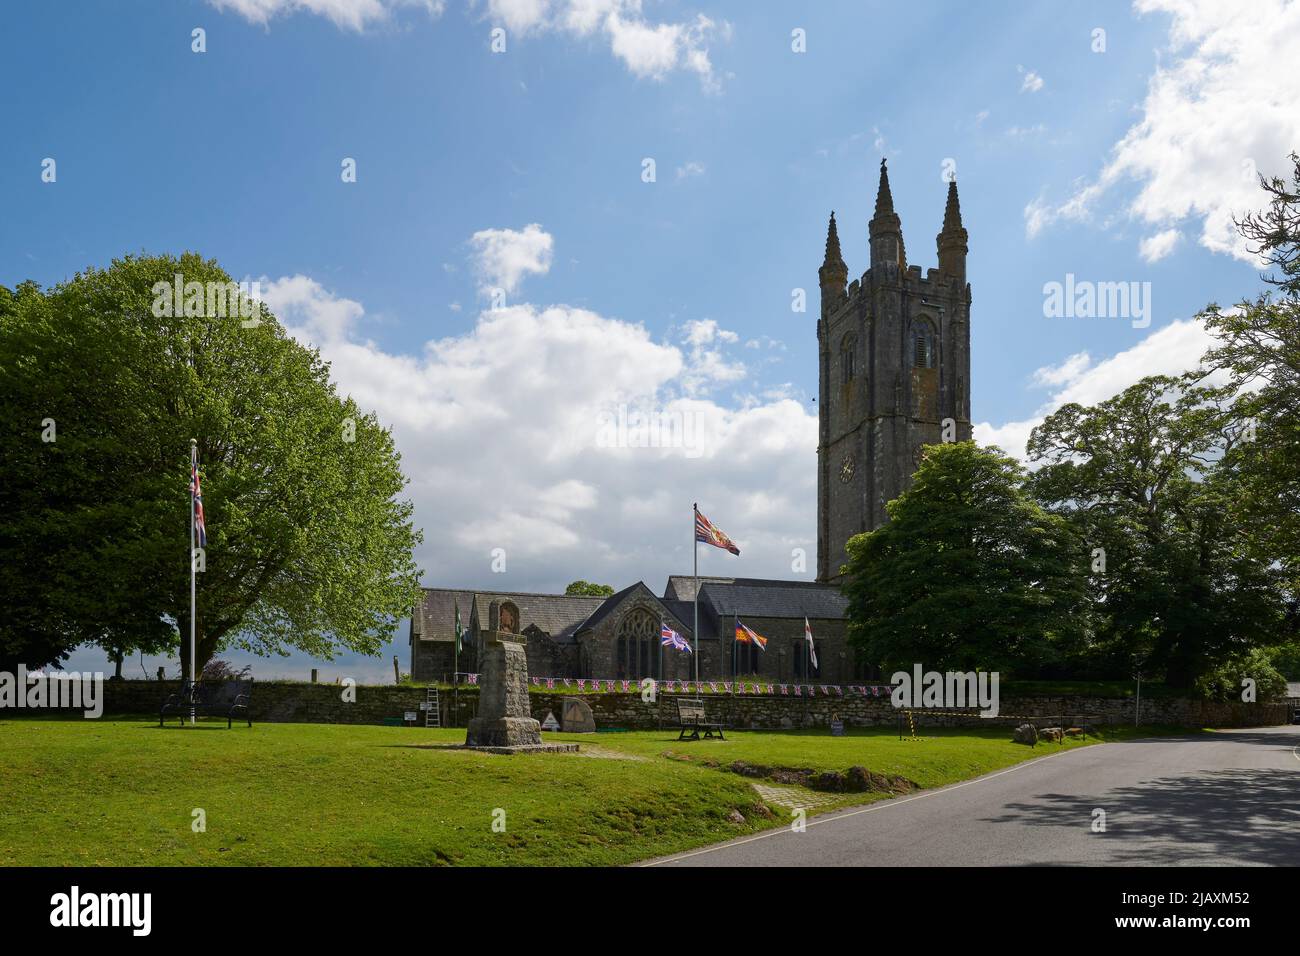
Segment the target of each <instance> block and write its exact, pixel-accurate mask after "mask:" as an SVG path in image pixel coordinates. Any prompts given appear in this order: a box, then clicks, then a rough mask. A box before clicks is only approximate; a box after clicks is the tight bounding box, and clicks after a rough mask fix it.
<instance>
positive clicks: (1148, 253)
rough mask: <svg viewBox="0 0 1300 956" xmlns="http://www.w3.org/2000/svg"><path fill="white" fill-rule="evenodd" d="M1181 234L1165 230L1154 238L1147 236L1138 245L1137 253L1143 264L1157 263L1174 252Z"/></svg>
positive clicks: (1172, 230)
mask: <svg viewBox="0 0 1300 956" xmlns="http://www.w3.org/2000/svg"><path fill="white" fill-rule="evenodd" d="M1180 238H1182V233H1180V232H1179V231H1178V230H1177V229H1165V230H1163V231H1162V232H1157V233H1156V234H1155V235H1154V236H1147V237H1146V238H1145V239H1143V240H1142V241H1141V242H1140V243H1139V244H1138V252H1139V253H1140V254H1141V256H1142V259H1143V261H1145V262H1149V263H1150V262H1159V261H1160V260H1161V259H1163V258H1165V256H1167V255H1169V253H1171V252H1173V251H1174V246H1176V245H1178V240H1179V239H1180Z"/></svg>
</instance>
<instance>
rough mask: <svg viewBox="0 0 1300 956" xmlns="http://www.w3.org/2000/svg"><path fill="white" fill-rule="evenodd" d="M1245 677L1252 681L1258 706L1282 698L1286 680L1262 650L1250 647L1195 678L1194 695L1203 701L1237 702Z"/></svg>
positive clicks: (1239, 698) (1263, 649) (1284, 692)
mask: <svg viewBox="0 0 1300 956" xmlns="http://www.w3.org/2000/svg"><path fill="white" fill-rule="evenodd" d="M1246 678H1249V679H1250V680H1252V681H1254V682H1255V700H1256V701H1257V702H1259V703H1261V704H1262V703H1265V702H1267V701H1271V700H1280V699H1281V698H1283V697H1285V696H1286V678H1285V677H1283V676H1282V674H1281V673H1279V671H1278V670H1277V668H1276V667H1275V666H1274V664H1273V661H1272V658H1271V656H1270V654H1269V652H1268V650H1267V649H1265V648H1263V647H1253V648H1251V649H1250V650H1249V651H1246V652H1245V653H1243V654H1238V655H1236V656H1234V657H1231V658H1229V659H1228V660H1226V661H1224V662H1223V663H1221V664H1217V665H1215V666H1214V667H1212V668H1211V669H1210V670H1209V671H1207V672H1206V673H1204V674H1202V675H1201V676H1200V677H1198V678H1197V680H1196V693H1197V696H1199V697H1203V698H1205V699H1206V700H1219V701H1225V702H1234V701H1235V702H1240V701H1241V694H1242V690H1243V689H1244V688H1243V686H1242V681H1243V680H1244V679H1246Z"/></svg>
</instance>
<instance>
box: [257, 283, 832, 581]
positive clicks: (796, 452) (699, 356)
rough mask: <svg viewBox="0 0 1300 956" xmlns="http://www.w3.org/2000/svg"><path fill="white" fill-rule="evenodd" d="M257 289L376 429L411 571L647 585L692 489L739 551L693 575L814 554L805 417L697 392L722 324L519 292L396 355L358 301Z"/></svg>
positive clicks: (670, 554) (809, 435)
mask: <svg viewBox="0 0 1300 956" xmlns="http://www.w3.org/2000/svg"><path fill="white" fill-rule="evenodd" d="M263 289H264V292H265V294H264V296H263V297H264V299H265V301H266V302H267V305H268V306H269V307H271V309H272V310H273V311H274V312H275V313H276V314H277V315H278V316H279V317H280V318H281V319H282V321H284V322H285V324H286V326H287V327H288V328H289V331H290V333H291V334H292V335H294V336H295V337H297V338H298V339H299V340H300V341H303V342H305V343H310V344H313V345H315V346H317V347H319V348H320V349H321V352H322V355H323V357H324V358H325V359H326V360H327V361H329V362H330V363H331V375H332V377H333V379H334V380H335V381H336V382H337V383H338V385H339V388H340V390H341V391H342V392H344V393H347V394H350V395H351V396H352V397H353V398H354V399H355V400H356V401H357V402H358V404H359V405H360V406H361V407H362V408H365V409H373V410H374V411H375V412H376V413H377V414H378V416H379V418H380V420H381V421H382V422H384V423H385V424H386V425H389V426H390V427H391V428H392V430H393V435H394V439H395V441H396V443H397V447H398V449H399V451H400V452H401V454H402V458H403V469H404V471H405V473H406V474H407V476H408V477H409V478H410V481H411V483H410V486H409V488H408V493H409V495H410V497H411V499H412V500H413V501H414V503H415V519H416V521H417V523H418V524H419V525H420V526H421V527H423V528H424V529H425V544H424V546H423V548H422V550H421V552H420V553H419V554H418V555H417V557H418V559H419V561H420V563H421V566H422V567H423V568H424V570H425V572H426V574H425V583H426V584H429V585H439V584H440V585H465V586H479V587H496V588H500V589H502V590H537V589H552V588H562V587H563V586H564V585H565V584H567V583H568V582H569V581H571V580H574V579H576V578H585V579H587V580H598V581H601V582H604V583H609V584H612V585H615V586H620V587H621V586H624V585H626V584H629V583H631V582H633V581H635V580H638V579H645V580H646V581H647V582H648V583H650V584H651V586H652V587H656V588H658V587H661V586H662V584H663V581H662V579H663V578H664V577H665V576H666V575H667V574H668V573H670V572H671V573H680V572H681V571H683V570H688V569H689V568H690V566H691V550H690V549H691V545H690V541H691V539H690V531H689V529H688V528H687V523H688V521H689V520H690V505H691V502H693V501H699V502H700V506H701V508H703V509H704V510H705V511H706V512H707V513H709V515H710V517H713V518H714V519H715V520H716V521H718V523H719V524H720V525H721V526H722V527H723V528H725V529H726V530H727V532H728V533H729V534H731V535H732V537H733V538H735V540H736V541H737V542H738V543H739V545H740V547H741V549H742V557H741V558H738V559H737V558H734V557H732V556H730V555H725V556H724V557H726V558H727V559H728V560H727V561H725V562H724V561H722V560H721V559H718V558H715V557H714V556H709V557H707V558H703V557H702V559H701V560H702V562H703V563H705V564H707V568H706V570H709V571H711V572H712V573H735V574H740V575H755V576H769V577H791V576H793V575H792V574H791V550H792V549H793V548H803V549H804V550H805V552H806V553H807V554H808V555H810V556H811V555H814V554H815V550H816V525H815V514H816V494H817V490H816V461H817V456H816V448H817V419H816V416H815V414H814V413H811V412H809V411H808V410H807V409H806V408H805V407H804V406H803V404H802V403H800V402H798V401H796V400H794V399H793V398H791V397H790V396H789V395H788V394H787V390H785V389H782V388H781V387H779V386H774V387H773V388H771V389H770V390H769V394H768V396H767V397H758V398H754V397H747V398H745V399H743V400H740V401H736V402H732V403H730V404H728V403H723V402H722V401H719V400H716V399H714V398H712V397H710V392H709V388H708V386H709V385H710V383H711V384H712V385H717V384H718V383H720V382H727V381H734V380H735V376H736V375H740V374H743V366H740V365H739V364H738V363H734V362H731V361H729V360H728V359H727V358H726V356H725V355H724V354H723V353H724V350H725V349H727V348H731V347H733V346H734V347H736V348H741V347H742V346H741V345H740V344H739V341H738V336H736V335H735V333H734V332H731V331H729V330H727V329H723V328H721V327H719V326H718V324H717V322H716V321H714V320H711V319H701V320H698V321H694V322H688V323H684V324H682V325H681V326H679V328H678V329H677V331H676V335H675V339H674V341H667V342H665V341H656V340H655V338H654V337H652V336H651V334H650V333H649V332H648V331H647V330H646V329H645V328H644V327H642V326H640V325H637V324H633V323H629V322H624V321H620V320H617V319H611V318H606V317H604V316H601V315H599V314H597V313H596V312H592V311H589V310H585V309H578V308H571V307H568V306H559V305H539V304H532V303H524V304H515V305H511V306H509V307H506V308H502V309H496V310H489V311H483V312H481V313H480V314H479V315H478V317H477V320H476V321H475V323H474V325H473V327H472V328H470V329H468V330H466V331H465V332H463V333H462V334H458V335H454V336H448V337H446V338H440V339H434V340H431V341H429V342H427V343H425V344H424V346H423V347H422V348H421V349H419V350H417V351H416V352H414V353H406V352H397V351H392V350H388V349H384V348H381V347H380V346H378V345H376V344H375V343H374V342H372V341H369V340H367V339H366V337H365V336H364V334H363V333H364V323H365V310H364V308H363V307H362V305H361V304H360V303H358V302H356V301H354V300H351V299H348V298H346V297H345V296H342V295H339V294H337V293H336V292H332V291H330V290H328V289H326V288H324V287H323V286H322V285H321V284H320V283H319V282H316V281H315V280H313V279H311V278H309V277H306V276H288V277H284V278H280V279H275V280H264V281H263ZM664 424H666V425H668V426H671V427H667V428H664V429H661V428H659V426H661V425H664ZM494 548H503V549H505V554H506V573H504V574H494V573H493V571H492V565H491V562H492V549H494ZM811 563H812V564H813V565H814V566H815V562H811Z"/></svg>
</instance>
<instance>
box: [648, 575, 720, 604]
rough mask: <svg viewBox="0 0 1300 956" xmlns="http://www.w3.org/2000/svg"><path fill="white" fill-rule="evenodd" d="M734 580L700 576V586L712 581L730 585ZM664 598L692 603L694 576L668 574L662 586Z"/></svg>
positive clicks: (693, 598)
mask: <svg viewBox="0 0 1300 956" xmlns="http://www.w3.org/2000/svg"><path fill="white" fill-rule="evenodd" d="M734 580H736V579H735V578H717V577H709V576H708V575H704V574H701V575H700V586H701V587H703V586H704V585H705V584H706V583H708V582H710V581H712V582H716V583H718V584H730V583H731V582H732V581H734ZM664 597H666V598H669V599H670V600H674V601H692V602H694V600H695V576H694V575H691V574H670V575H668V583H667V584H665V585H664Z"/></svg>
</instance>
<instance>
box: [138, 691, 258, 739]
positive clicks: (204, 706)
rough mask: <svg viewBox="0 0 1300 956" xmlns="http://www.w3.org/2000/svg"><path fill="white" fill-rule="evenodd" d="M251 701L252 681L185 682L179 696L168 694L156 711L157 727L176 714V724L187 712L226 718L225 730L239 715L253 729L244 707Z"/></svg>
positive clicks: (249, 716)
mask: <svg viewBox="0 0 1300 956" xmlns="http://www.w3.org/2000/svg"><path fill="white" fill-rule="evenodd" d="M252 702H253V682H252V681H251V680H219V681H201V680H200V681H195V682H194V684H193V685H192V687H191V684H190V682H189V681H185V682H184V683H183V684H181V689H180V692H179V693H176V694H169V695H168V696H167V699H166V700H164V701H163V703H162V707H161V708H160V709H159V710H158V726H159V727H161V726H162V725H163V718H164V717H166V716H167V715H168V714H176V715H177V717H178V718H179V719H180V722H181V723H182V724H183V723H185V718H186V717H188V716H189V713H190V711H191V710H192V711H194V713H195V715H196V716H197V715H200V714H202V715H205V716H213V717H224V718H226V729H227V730H229V729H230V723H231V720H232V719H233V718H235V717H237V716H242V717H243V718H244V719H245V720H247V721H248V726H250V727H251V726H253V718H252V716H251V715H250V714H249V712H248V705H249V704H251V703H252Z"/></svg>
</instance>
